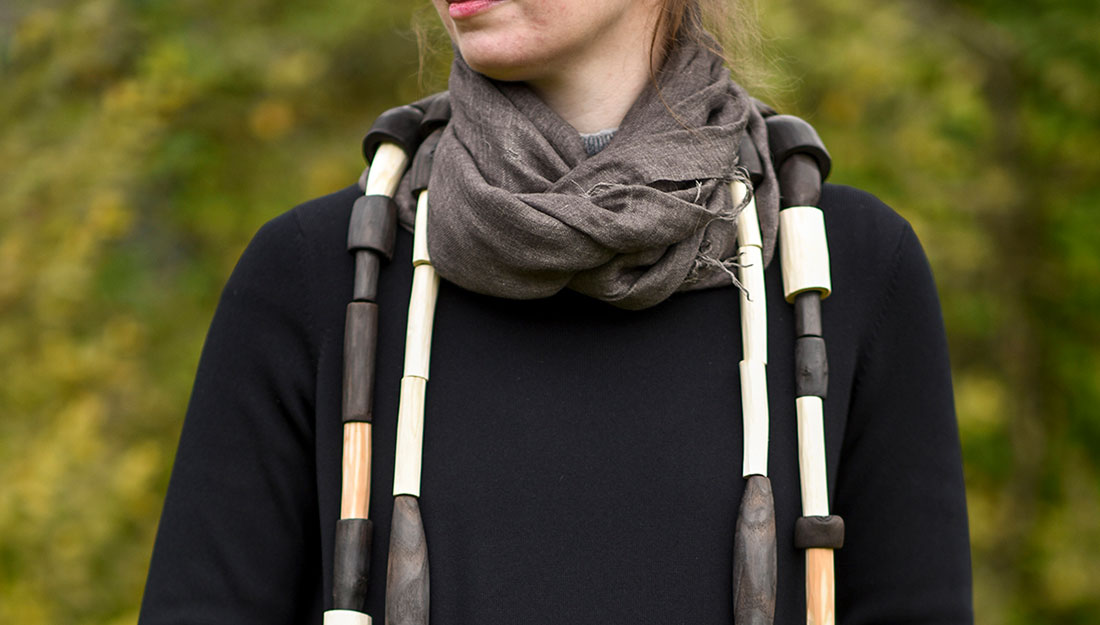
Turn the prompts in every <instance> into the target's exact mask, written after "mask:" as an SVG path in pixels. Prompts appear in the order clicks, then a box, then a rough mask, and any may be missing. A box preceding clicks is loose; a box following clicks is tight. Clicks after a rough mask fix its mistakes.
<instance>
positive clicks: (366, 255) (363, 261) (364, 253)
mask: <svg viewBox="0 0 1100 625" xmlns="http://www.w3.org/2000/svg"><path fill="white" fill-rule="evenodd" d="M381 268H382V259H381V258H380V257H379V256H378V254H376V253H374V252H371V251H369V250H359V251H358V252H356V253H355V283H354V286H353V288H352V299H354V300H355V301H357V302H373V301H375V300H376V299H377V298H378V276H379V273H380V270H381Z"/></svg>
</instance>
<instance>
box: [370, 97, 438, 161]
mask: <svg viewBox="0 0 1100 625" xmlns="http://www.w3.org/2000/svg"><path fill="white" fill-rule="evenodd" d="M423 118H424V112H423V111H421V110H420V109H418V108H416V107H415V106H409V105H407V104H406V105H405V106H398V107H396V108H392V109H390V110H388V111H386V112H385V113H382V114H381V115H379V116H378V119H376V120H375V122H374V125H373V126H371V129H370V131H369V132H367V136H366V137H363V157H364V158H366V159H367V162H368V163H369V162H371V160H372V159H374V153H375V151H376V150H378V146H379V145H381V144H382V143H383V142H385V141H392V142H393V143H396V144H398V145H400V146H401V148H402V149H404V150H405V154H412V153H414V152H416V146H417V145H418V144H419V142H420V120H422V119H423Z"/></svg>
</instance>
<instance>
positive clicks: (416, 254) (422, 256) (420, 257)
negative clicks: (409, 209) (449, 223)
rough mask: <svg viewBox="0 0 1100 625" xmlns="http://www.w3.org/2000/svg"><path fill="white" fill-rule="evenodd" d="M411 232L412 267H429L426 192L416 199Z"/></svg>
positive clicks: (430, 260)
mask: <svg viewBox="0 0 1100 625" xmlns="http://www.w3.org/2000/svg"><path fill="white" fill-rule="evenodd" d="M413 232H414V233H415V234H413V267H419V266H420V265H430V264H431V262H432V259H431V256H429V255H428V191H427V189H425V190H424V191H422V192H421V193H420V195H419V196H418V197H417V199H416V224H415V226H414V229H413Z"/></svg>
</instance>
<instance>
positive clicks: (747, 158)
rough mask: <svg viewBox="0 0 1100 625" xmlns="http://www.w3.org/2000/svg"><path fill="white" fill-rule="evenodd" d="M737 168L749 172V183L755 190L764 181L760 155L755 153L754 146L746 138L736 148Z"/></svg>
mask: <svg viewBox="0 0 1100 625" xmlns="http://www.w3.org/2000/svg"><path fill="white" fill-rule="evenodd" d="M738 152H739V154H738V157H737V166H738V167H743V168H744V169H745V171H747V172H749V181H750V182H752V185H753V188H756V186H757V185H758V184H760V181H761V180H763V179H764V165H763V164H761V161H760V153H759V152H757V151H756V145H754V144H753V142H752V141H750V140H749V138H748V137H747V136H746V137H745V138H744V139H742V140H741V145H740V146H738Z"/></svg>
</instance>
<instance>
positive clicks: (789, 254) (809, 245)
mask: <svg viewBox="0 0 1100 625" xmlns="http://www.w3.org/2000/svg"><path fill="white" fill-rule="evenodd" d="M779 262H780V264H781V265H782V267H783V296H784V297H786V298H787V301H788V302H792V303H793V302H794V296H795V295H798V294H799V293H801V292H803V291H809V290H816V291H821V297H822V298H825V297H828V296H829V293H831V292H832V290H833V284H832V278H831V275H830V272H829V244H828V241H827V240H826V237H825V215H824V213H822V212H821V209H820V208H817V207H816V206H792V207H790V208H784V209H783V210H781V211H779Z"/></svg>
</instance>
